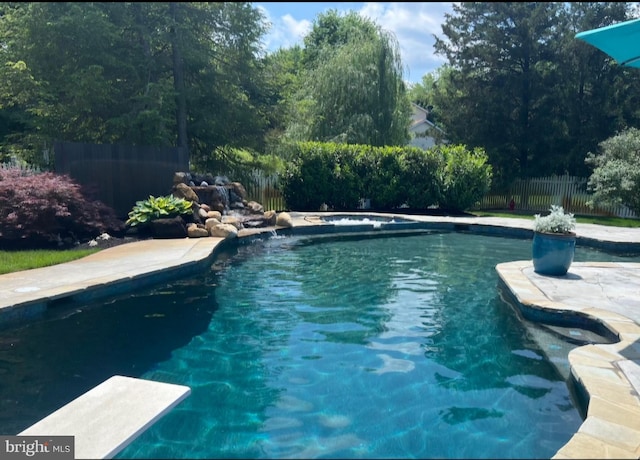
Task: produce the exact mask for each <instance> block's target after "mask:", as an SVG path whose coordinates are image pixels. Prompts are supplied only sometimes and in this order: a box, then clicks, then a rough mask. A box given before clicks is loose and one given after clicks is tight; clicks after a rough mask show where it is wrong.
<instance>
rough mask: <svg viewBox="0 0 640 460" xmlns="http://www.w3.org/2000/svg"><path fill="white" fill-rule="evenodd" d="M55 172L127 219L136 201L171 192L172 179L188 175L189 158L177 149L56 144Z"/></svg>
mask: <svg viewBox="0 0 640 460" xmlns="http://www.w3.org/2000/svg"><path fill="white" fill-rule="evenodd" d="M53 150H54V155H55V168H54V169H55V172H56V173H59V174H68V175H69V176H71V178H72V179H74V181H76V182H77V183H79V184H81V185H83V186H84V187H86V188H87V189H88V190H90V191H92V192H94V193H95V197H96V199H98V200H100V201H102V202H103V203H105V204H107V205H109V206H111V207H112V208H113V209H114V210H115V211H116V214H117V215H118V217H120V218H126V217H127V214H128V213H129V211H131V208H133V206H134V205H135V202H136V201H138V200H144V199H146V198H148V197H149V195H153V196H163V195H167V194H169V193H170V192H171V186H172V184H173V175H174V173H175V172H177V171H189V158H188V155H187V153H186V152H185V151H184V149H180V148H177V147H144V146H142V147H140V146H126V145H115V144H83V143H75V142H56V143H54V146H53Z"/></svg>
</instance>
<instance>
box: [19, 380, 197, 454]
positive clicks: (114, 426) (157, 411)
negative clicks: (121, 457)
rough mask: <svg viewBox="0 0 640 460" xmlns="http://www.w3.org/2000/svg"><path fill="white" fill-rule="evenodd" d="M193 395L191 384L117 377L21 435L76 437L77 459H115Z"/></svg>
mask: <svg viewBox="0 0 640 460" xmlns="http://www.w3.org/2000/svg"><path fill="white" fill-rule="evenodd" d="M189 394H191V389H190V388H189V387H187V386H183V385H174V384H171V383H163V382H154V381H151V380H143V379H136V378H133V377H124V376H121V375H114V376H113V377H111V378H109V379H107V380H105V381H104V382H102V383H101V384H100V385H98V386H96V387H95V388H93V389H91V390H89V391H88V392H87V393H85V394H83V395H81V396H79V397H78V398H76V399H74V400H73V401H71V402H70V403H69V404H67V405H65V406H63V407H61V408H60V409H58V410H56V411H55V412H53V413H52V414H50V415H48V416H47V417H45V418H43V419H42V420H40V421H39V422H37V423H35V424H34V425H31V426H30V427H29V428H27V429H26V430H24V431H22V432H21V433H18V436H74V437H75V439H74V446H75V448H74V450H75V458H84V459H103V458H113V456H115V455H116V454H118V452H120V451H121V450H122V449H124V448H125V447H126V446H127V445H129V444H130V443H131V442H132V441H133V440H134V439H135V438H137V437H138V436H139V435H140V434H142V433H143V432H144V431H145V430H146V429H147V428H149V427H150V426H151V425H153V424H154V423H155V422H157V421H158V420H159V419H160V418H161V417H162V416H164V415H165V414H167V413H168V412H169V411H171V409H173V408H174V407H175V406H176V405H177V404H179V403H180V402H181V401H182V400H184V399H185V398H186V397H187V396H189Z"/></svg>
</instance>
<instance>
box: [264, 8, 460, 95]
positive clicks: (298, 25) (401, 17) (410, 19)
mask: <svg viewBox="0 0 640 460" xmlns="http://www.w3.org/2000/svg"><path fill="white" fill-rule="evenodd" d="M452 5H453V4H452V3H451V2H433V3H431V2H421V3H408V2H407V3H405V2H254V3H253V6H254V7H256V8H260V9H261V10H262V11H263V13H264V16H265V18H266V19H267V21H268V22H269V23H270V24H271V28H270V30H269V32H268V33H267V34H266V35H265V36H264V38H263V42H264V46H265V49H266V50H267V51H268V52H272V51H276V50H277V49H278V48H281V47H283V48H288V47H291V46H293V45H296V44H298V45H302V44H303V42H302V39H303V38H304V36H305V35H306V34H307V33H309V31H310V30H311V27H312V25H313V22H314V20H315V19H316V16H317V15H318V14H319V13H323V12H326V11H327V10H330V9H335V10H337V11H339V12H345V13H346V12H348V11H356V12H358V13H360V14H361V15H363V16H365V17H368V18H369V19H372V20H374V21H375V22H376V23H377V24H378V25H379V26H380V27H382V28H383V29H385V30H386V31H388V32H392V33H393V34H394V35H395V36H396V39H397V40H398V44H399V46H400V53H401V55H402V64H403V66H404V68H405V73H404V78H405V80H406V81H407V82H410V83H420V82H421V81H422V77H423V75H425V74H427V73H429V72H432V71H434V70H435V69H437V68H438V67H440V66H441V65H442V64H444V63H445V62H446V60H445V58H444V57H443V56H436V55H435V53H434V49H433V44H434V42H435V40H434V38H433V35H438V36H440V37H444V35H443V33H442V27H441V24H442V23H443V22H444V14H445V13H452V12H453V7H452Z"/></svg>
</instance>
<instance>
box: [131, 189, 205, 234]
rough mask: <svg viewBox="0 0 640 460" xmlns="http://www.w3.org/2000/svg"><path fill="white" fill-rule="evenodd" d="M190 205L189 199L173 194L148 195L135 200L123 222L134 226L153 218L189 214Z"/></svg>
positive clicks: (146, 222)
mask: <svg viewBox="0 0 640 460" xmlns="http://www.w3.org/2000/svg"><path fill="white" fill-rule="evenodd" d="M192 205H193V203H192V202H191V201H188V200H185V199H184V198H177V197H175V196H173V195H166V196H159V197H154V196H153V195H150V196H149V198H147V199H146V200H141V201H136V204H135V206H134V207H133V209H132V210H131V211H129V218H128V219H127V221H126V222H125V224H126V225H128V226H130V227H135V226H136V225H142V224H148V223H149V222H151V221H152V220H155V219H163V218H172V217H177V216H181V215H185V214H191V212H192V211H191V207H192Z"/></svg>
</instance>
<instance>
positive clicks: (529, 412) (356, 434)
mask: <svg viewBox="0 0 640 460" xmlns="http://www.w3.org/2000/svg"><path fill="white" fill-rule="evenodd" d="M530 250H531V246H530V241H528V240H515V239H506V238H498V237H489V236H480V235H468V234H461V233H455V232H453V233H447V232H442V233H437V232H433V233H429V234H424V235H415V236H402V237H389V236H385V237H377V238H374V237H371V236H370V237H365V236H357V237H356V236H352V237H350V238H344V237H335V238H334V237H331V238H323V239H322V240H321V241H320V240H313V239H308V238H299V237H291V238H273V239H269V240H264V241H263V240H256V241H255V242H254V243H252V244H247V245H243V246H241V247H239V248H237V250H235V249H234V250H229V253H226V254H221V256H220V257H219V258H218V259H217V262H216V263H215V264H214V266H213V269H212V271H211V272H210V273H206V274H203V275H202V276H201V277H198V278H195V279H189V280H187V279H183V280H177V281H176V282H175V283H171V284H167V285H164V286H161V287H158V288H156V289H152V290H148V291H144V292H138V293H135V294H134V295H132V296H128V297H126V298H123V299H120V300H118V301H114V302H109V303H104V304H96V305H93V306H92V307H99V308H86V309H85V310H86V311H84V312H82V313H76V312H75V310H69V311H66V312H65V313H64V315H60V316H64V317H65V318H64V319H63V318H55V319H54V318H52V319H51V320H50V321H46V322H39V323H33V324H31V325H28V326H25V327H24V328H20V329H16V330H13V331H6V332H3V333H2V335H0V346H2V349H1V351H2V354H0V363H3V365H2V366H0V373H2V380H1V383H0V385H2V386H1V387H0V388H1V393H0V394H1V395H2V401H3V404H2V409H1V411H2V417H0V422H2V423H3V427H2V429H1V430H0V431H2V432H8V433H11V432H18V431H20V429H22V428H24V427H26V426H28V425H29V424H31V423H33V422H35V421H36V420H38V419H39V418H42V417H43V416H44V415H46V413H48V412H50V411H51V410H54V409H55V408H57V407H59V406H61V405H62V404H64V403H66V402H68V401H69V400H71V399H73V398H74V397H75V396H77V395H78V394H80V393H82V392H83V391H86V390H87V389H89V388H91V387H92V386H95V384H97V383H99V382H100V381H102V380H104V379H106V378H107V377H109V376H111V375H113V374H114V373H120V374H125V375H131V376H136V377H143V378H149V379H152V380H160V381H167V382H172V383H181V384H186V385H189V386H190V387H191V388H192V395H191V396H190V397H189V398H187V400H185V401H184V402H183V403H182V404H181V405H180V406H178V407H177V408H176V409H174V411H172V412H171V413H170V414H168V415H167V416H166V417H165V418H163V419H162V420H160V422H158V423H157V424H156V425H155V426H153V427H152V428H151V429H150V430H149V431H148V432H146V433H145V434H143V435H142V436H141V437H140V438H139V439H138V440H136V441H135V442H134V443H133V444H132V445H131V446H130V447H129V448H127V449H126V450H125V451H123V452H122V453H121V454H120V455H119V457H120V458H220V457H226V458H229V457H234V458H285V457H295V458H310V457H341V458H383V457H387V458H400V457H402V458H407V457H418V458H426V457H443V458H459V457H466V458H496V457H509V458H526V457H528V458H543V457H549V456H551V455H553V453H555V451H556V450H557V449H558V448H559V447H561V446H562V445H563V444H564V443H565V442H566V441H567V440H568V439H569V438H570V437H571V436H572V435H573V433H575V431H576V430H577V428H578V427H579V425H580V423H581V418H580V416H579V413H578V411H577V410H576V408H575V407H573V404H572V401H571V395H570V393H569V391H568V389H567V387H566V384H565V382H564V379H563V378H562V377H561V375H560V374H559V373H558V371H557V370H556V369H555V368H554V366H553V365H551V363H549V362H548V361H547V360H546V359H544V354H545V353H546V350H542V349H540V348H539V346H538V345H537V343H535V342H534V341H533V340H532V337H531V334H530V333H529V331H528V330H527V328H526V327H525V325H524V324H523V323H522V322H520V321H519V320H518V319H517V318H516V315H515V314H514V312H513V310H512V309H511V308H510V307H509V305H507V304H506V303H504V302H503V301H501V299H500V297H499V295H498V293H497V290H496V284H497V275H496V273H495V270H494V267H495V265H496V263H500V262H503V261H509V260H518V259H528V258H530ZM576 260H577V261H579V260H591V261H597V260H626V261H628V260H629V259H628V258H627V259H623V258H619V257H614V256H610V255H607V254H604V253H601V252H597V251H593V250H588V249H583V248H579V250H578V251H577V253H576ZM8 344H12V345H11V346H10V347H9V346H8ZM9 364H10V365H9ZM3 370H4V371H3ZM8 370H10V371H8ZM47 407H48V409H47ZM9 427H13V428H12V429H9Z"/></svg>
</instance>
